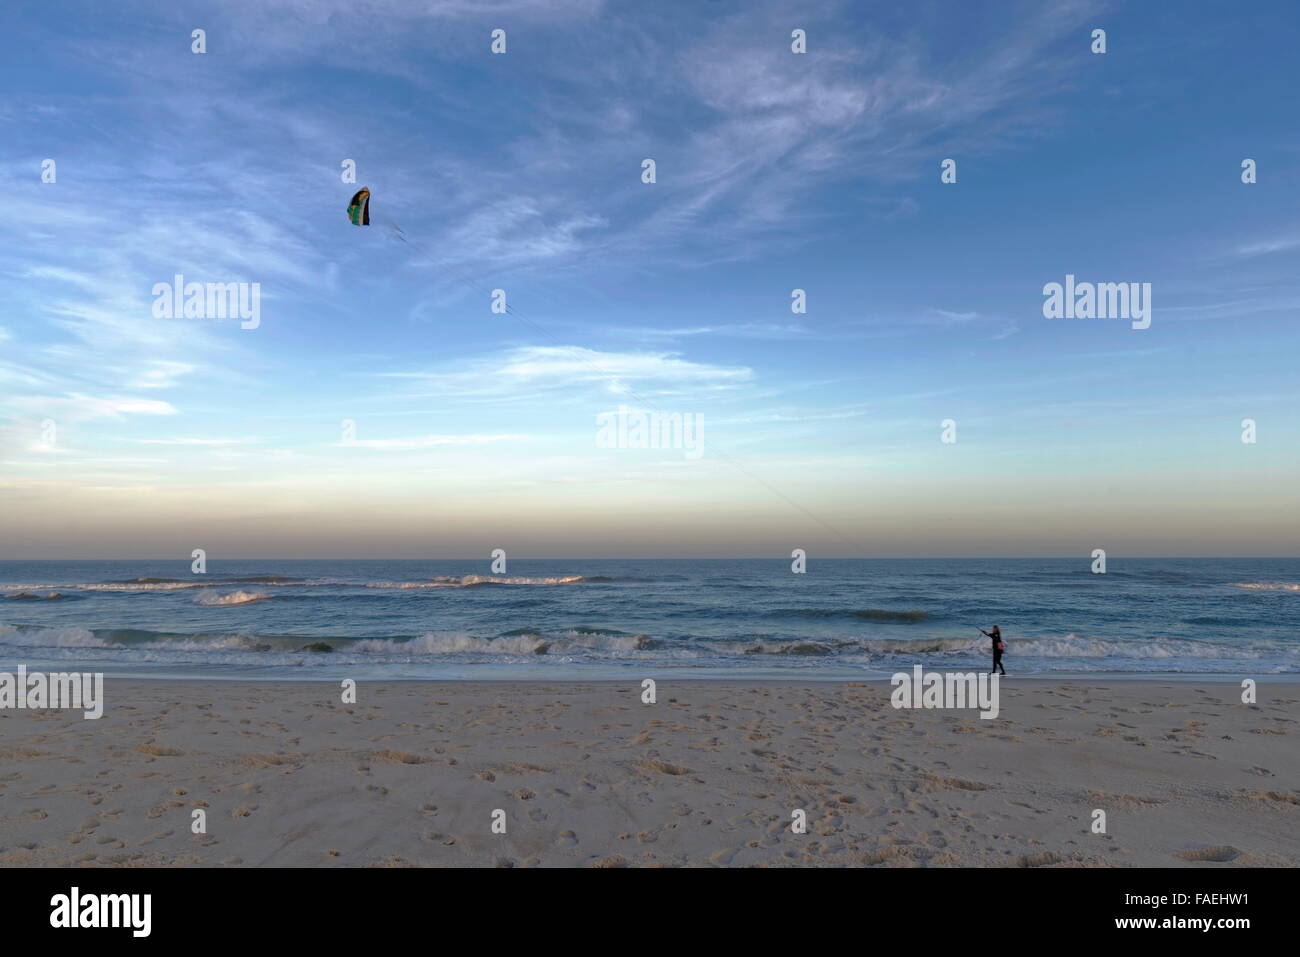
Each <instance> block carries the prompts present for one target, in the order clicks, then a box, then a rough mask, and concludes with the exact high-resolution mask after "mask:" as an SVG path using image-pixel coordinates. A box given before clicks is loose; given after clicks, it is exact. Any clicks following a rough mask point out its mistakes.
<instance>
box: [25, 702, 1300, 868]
mask: <svg viewBox="0 0 1300 957" xmlns="http://www.w3.org/2000/svg"><path fill="white" fill-rule="evenodd" d="M889 690H890V689H889V686H888V685H887V684H885V683H845V684H831V683H825V684H815V683H813V684H805V685H799V684H794V683H784V682H782V683H777V682H773V683H760V682H749V683H727V682H715V681H680V682H673V681H662V682H661V683H660V684H659V687H658V701H657V703H655V704H653V705H650V704H643V703H642V702H641V689H640V687H639V686H637V685H635V684H632V683H628V684H621V683H620V684H614V683H582V684H579V683H565V684H562V683H548V684H541V683H522V682H520V683H507V682H502V683H492V684H484V683H417V682H408V683H391V684H386V685H373V684H364V683H363V684H361V685H360V686H359V688H358V701H357V703H356V704H343V703H342V702H341V701H340V691H339V689H338V687H337V686H336V685H331V684H316V683H311V684H307V683H285V682H277V683H269V682H268V683H257V682H224V681H213V682H199V681H146V680H131V679H114V678H112V677H110V678H108V679H107V682H106V691H107V696H108V704H107V707H106V711H105V714H104V716H103V717H102V718H101V719H99V720H85V719H83V718H82V717H81V715H80V713H79V712H72V711H53V710H45V711H18V710H7V711H3V712H0V755H2V756H3V758H4V762H3V770H2V771H0V865H4V866H9V867H27V866H48V865H55V866H63V865H88V866H144V865H159V864H176V865H199V866H221V865H224V866H319V865H337V866H354V867H355V866H446V865H459V866H489V867H490V866H526V867H527V866H579V867H593V866H594V867H618V866H697V865H699V866H750V865H758V866H794V865H800V866H810V865H811V866H901V867H916V866H932V867H933V866H989V865H991V866H1021V867H1024V866H1067V867H1069V866H1081V867H1128V866H1215V867H1224V866H1270V865H1271V866H1277V865H1283V866H1287V865H1290V866H1293V865H1296V864H1297V863H1300V827H1298V826H1297V825H1298V824H1300V789H1298V788H1297V785H1298V782H1297V767H1298V766H1300V762H1298V761H1297V756H1298V755H1297V734H1298V733H1300V723H1298V719H1300V689H1298V688H1297V687H1296V685H1294V684H1282V683H1279V684H1276V685H1273V686H1269V685H1262V686H1261V688H1260V699H1259V703H1258V704H1257V705H1253V706H1252V705H1243V704H1241V703H1240V700H1239V696H1240V690H1239V688H1238V686H1236V685H1229V684H1213V683H1208V682H1183V681H1180V682H1164V683H1161V682H1158V681H1156V682H1135V681H1123V682H1114V683H1111V684H1102V683H1096V682H1089V683H1086V684H1076V683H1067V682H1060V681H1052V682H1034V681H1022V683H1021V684H1019V685H1015V684H1010V683H1007V684H1005V685H1004V686H1003V689H1002V711H1001V715H1000V716H999V717H998V718H997V719H996V720H982V719H980V718H979V717H978V716H977V715H976V713H975V712H972V711H965V712H960V713H955V712H951V711H942V710H897V709H894V708H893V707H891V706H890V703H889ZM196 808H201V809H204V811H205V812H206V818H207V821H206V826H207V833H206V834H193V833H191V820H192V812H193V810H194V809H196ZM795 809H802V810H803V811H805V812H806V815H807V831H806V833H803V834H796V833H794V832H793V831H792V827H791V822H792V812H793V811H794V810H795ZM1095 809H1101V810H1104V811H1105V812H1106V815H1107V821H1106V830H1107V833H1105V834H1095V833H1092V831H1091V829H1090V823H1091V820H1092V813H1093V811H1094V810H1095ZM497 810H500V811H503V812H504V815H503V816H501V815H499V816H498V817H503V818H504V821H505V830H506V833H504V834H500V833H493V829H492V821H493V812H494V811H497Z"/></svg>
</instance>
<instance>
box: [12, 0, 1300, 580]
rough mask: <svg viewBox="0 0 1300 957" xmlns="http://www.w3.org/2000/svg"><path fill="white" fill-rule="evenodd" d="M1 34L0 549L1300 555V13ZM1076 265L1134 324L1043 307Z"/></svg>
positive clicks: (1050, 11)
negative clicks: (631, 440)
mask: <svg viewBox="0 0 1300 957" xmlns="http://www.w3.org/2000/svg"><path fill="white" fill-rule="evenodd" d="M0 24H2V25H3V26H4V29H3V31H0V37H3V39H0V44H3V49H4V57H3V60H2V61H0V78H3V87H2V88H3V91H4V94H5V95H4V96H3V98H2V99H0V128H2V129H3V142H4V148H3V150H2V151H0V170H2V171H3V176H4V181H5V182H6V184H7V194H8V209H7V215H6V216H5V217H4V218H3V222H0V230H2V231H3V240H0V274H3V276H4V280H5V283H4V285H5V288H6V290H7V292H8V295H7V297H6V303H5V308H4V310H3V312H0V559H11V558H119V557H136V556H151V557H158V556H165V555H171V554H175V555H177V556H179V557H181V558H184V559H186V560H188V556H189V553H190V551H191V549H193V548H205V549H206V550H207V552H208V555H209V557H210V558H215V557H218V556H222V555H224V556H239V557H276V556H278V557H297V556H303V557H313V556H321V557H327V556H355V557H421V556H429V557H463V556H466V555H483V556H486V555H487V554H488V553H489V552H490V551H491V550H492V549H493V548H498V547H500V548H505V549H506V550H507V552H508V553H509V554H511V555H512V556H517V557H535V556H555V557H565V556H623V555H628V556H725V555H736V556H755V557H759V556H769V557H781V556H788V555H789V553H790V551H791V549H793V548H796V547H800V548H805V549H807V550H808V552H809V555H810V557H812V556H816V555H822V556H832V555H838V556H845V555H863V556H922V555H934V556H1003V555H1025V556H1030V555H1071V554H1079V555H1081V556H1085V557H1086V556H1087V555H1088V554H1089V552H1090V551H1091V550H1092V549H1094V548H1105V549H1107V550H1108V552H1109V553H1111V554H1115V555H1121V554H1127V555H1167V556H1173V555H1260V556H1266V555H1296V554H1300V520H1298V519H1300V509H1297V488H1300V422H1298V415H1300V375H1298V374H1297V355H1300V352H1298V350H1297V347H1298V346H1300V323H1298V322H1297V311H1298V309H1300V268H1297V267H1298V266H1300V217H1298V216H1297V213H1298V212H1300V202H1298V200H1300V126H1298V125H1297V123H1296V117H1297V116H1300V61H1297V58H1296V56H1295V44H1296V38H1297V27H1298V26H1300V20H1298V19H1297V17H1296V13H1295V8H1294V5H1293V4H1292V3H1290V2H1281V0H1277V2H1261V3H1251V4H1245V5H1243V4H1235V3H1228V2H1222V3H1220V2H1194V3H1179V4H1157V3H1142V4H1137V3H1130V4H1122V3H1093V2H1087V0H1057V2H1025V3H1012V2H970V3H955V2H937V3H924V2H917V3H897V4H895V3H890V4H877V3H871V4H863V3H833V2H821V0H811V2H799V3H788V4H780V3H764V2H753V3H740V2H734V3H733V2H725V0H709V2H702V0H694V2H665V3H656V4H653V5H650V4H616V3H611V2H602V0H550V2H543V0H499V2H495V3H493V2H470V0H420V2H404V0H369V2H358V0H311V2H306V0H301V2H299V0H257V2H253V0H222V2H220V3H217V2H213V3H188V2H187V3H149V2H141V3H133V4H130V5H125V6H119V5H104V4H101V3H90V2H86V3H75V2H74V3H53V4H51V3H34V2H26V0H20V2H17V3H12V4H7V5H6V8H5V10H4V12H3V13H2V14H0ZM497 28H500V29H504V30H505V31H506V42H507V47H506V52H505V53H504V54H500V55H497V54H493V53H492V52H491V50H490V44H491V36H490V34H491V32H492V30H494V29H497ZM1095 28H1102V29H1105V30H1106V34H1107V52H1106V53H1104V54H1094V53H1092V52H1091V49H1090V48H1091V44H1092V39H1091V33H1092V31H1093V30H1094V29H1095ZM194 29H203V30H204V31H205V32H206V47H207V52H206V53H203V54H195V53H193V52H191V44H192V42H193V41H192V39H191V32H192V31H193V30H194ZM794 29H803V30H805V31H806V32H807V53H804V54H795V53H793V52H792V51H791V46H790V44H791V31H792V30H794ZM646 158H651V159H653V160H654V161H655V163H656V182H654V183H652V184H647V183H644V182H642V161H643V160H644V159H646ZM947 158H952V159H955V160H956V162H957V182H956V183H952V184H948V183H942V182H941V181H940V171H941V170H940V164H941V163H942V161H943V160H945V159H947ZM1247 158H1250V159H1253V160H1254V161H1255V162H1256V163H1257V164H1258V182H1257V183H1255V184H1250V185H1247V184H1244V183H1243V182H1242V180H1241V164H1242V161H1243V160H1244V159H1247ZM46 159H53V160H54V161H55V162H56V173H57V178H56V181H55V182H52V183H49V182H42V163H43V161H44V160H46ZM345 160H353V161H355V163H356V169H357V181H356V184H355V185H352V184H349V183H345V182H343V181H342V179H341V175H340V174H341V173H342V166H341V164H342V163H343V162H344V161H345ZM360 186H367V187H369V188H370V190H371V191H372V194H373V196H372V205H371V215H372V218H373V223H372V225H370V226H369V227H364V228H358V227H354V226H352V225H351V224H350V223H349V222H348V220H347V218H346V215H345V207H346V206H347V203H348V199H349V198H350V196H351V195H352V193H353V192H354V191H355V190H356V189H357V188H358V187H360ZM177 274H181V275H183V276H184V277H185V280H186V281H198V282H223V283H224V282H246V283H258V284H259V288H260V296H261V300H260V317H259V318H260V324H259V325H258V326H257V328H249V329H245V328H241V326H240V323H239V321H238V320H231V319H213V318H159V317H157V316H155V315H154V301H155V296H154V293H153V289H154V286H155V284H157V283H170V282H172V280H173V277H174V276H175V275H177ZM1067 274H1069V275H1074V276H1076V277H1077V279H1078V280H1079V281H1081V282H1083V281H1091V282H1139V283H1150V284H1151V299H1152V306H1153V310H1152V317H1151V324H1150V327H1149V328H1146V329H1134V328H1132V327H1131V324H1130V322H1129V321H1127V320H1123V319H1120V320H1117V319H1096V318H1094V319H1048V318H1044V315H1043V302H1044V294H1043V287H1044V285H1045V284H1047V283H1051V282H1064V281H1065V277H1066V276H1067ZM493 289H503V290H505V293H506V295H507V297H508V302H509V304H510V309H511V314H507V315H500V314H494V313H493V312H492V311H491V309H490V304H491V303H490V296H489V294H490V291H491V290H493ZM795 289H802V290H805V291H806V294H807V311H806V313H802V314H800V313H795V312H792V310H791V293H792V290H795ZM620 405H625V406H630V407H634V408H643V409H648V408H653V409H656V410H660V411H664V412H670V413H682V414H684V415H690V416H692V417H702V420H703V434H702V438H703V446H702V449H703V454H702V455H700V456H699V457H691V456H689V455H687V454H685V452H684V450H681V449H638V448H612V449H611V448H601V447H599V446H598V443H597V433H598V428H597V416H598V415H600V414H601V413H604V412H609V411H612V410H615V409H617V408H618V407H619V406H620ZM948 419H951V420H953V421H955V423H956V439H957V441H956V442H955V443H944V442H943V441H941V437H942V432H943V427H942V424H941V423H943V422H944V420H948ZM1244 419H1252V420H1254V422H1255V423H1256V426H1255V427H1256V430H1257V441H1255V442H1254V443H1244V442H1243V441H1242V421H1243V420H1244ZM345 422H350V423H352V424H353V427H354V430H355V431H354V434H350V435H351V436H352V437H351V438H350V440H349V439H348V438H347V437H345V432H344V423H345Z"/></svg>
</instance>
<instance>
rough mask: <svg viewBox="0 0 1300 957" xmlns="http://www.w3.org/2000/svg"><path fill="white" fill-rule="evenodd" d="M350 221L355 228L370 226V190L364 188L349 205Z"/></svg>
mask: <svg viewBox="0 0 1300 957" xmlns="http://www.w3.org/2000/svg"><path fill="white" fill-rule="evenodd" d="M348 219H350V220H352V225H353V226H369V225H370V190H368V189H366V188H365V187H362V188H361V189H360V190H358V191H357V195H355V196H353V197H352V202H351V203H349V204H348Z"/></svg>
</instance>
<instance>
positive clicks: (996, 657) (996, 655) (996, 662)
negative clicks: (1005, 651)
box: [985, 632, 1007, 674]
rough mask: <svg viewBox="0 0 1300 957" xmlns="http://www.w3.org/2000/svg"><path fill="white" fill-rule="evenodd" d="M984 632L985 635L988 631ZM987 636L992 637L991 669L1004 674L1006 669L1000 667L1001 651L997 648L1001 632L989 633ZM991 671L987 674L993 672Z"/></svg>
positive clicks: (1000, 639)
mask: <svg viewBox="0 0 1300 957" xmlns="http://www.w3.org/2000/svg"><path fill="white" fill-rule="evenodd" d="M985 634H986V635H987V634H988V632H985ZM989 637H990V638H992V639H993V671H1000V672H1002V673H1003V674H1006V673H1007V669H1006V668H1003V667H1002V651H1001V649H1000V648H998V644H999V643H1000V642H1001V641H1002V634H1001V632H997V633H995V634H992V635H989ZM993 671H990V672H989V674H993Z"/></svg>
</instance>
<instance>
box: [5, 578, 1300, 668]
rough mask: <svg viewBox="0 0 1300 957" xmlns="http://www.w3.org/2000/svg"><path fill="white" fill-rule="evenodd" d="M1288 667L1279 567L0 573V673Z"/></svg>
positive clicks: (1289, 623) (1292, 593)
mask: <svg viewBox="0 0 1300 957" xmlns="http://www.w3.org/2000/svg"><path fill="white" fill-rule="evenodd" d="M994 624H998V625H1001V627H1002V631H1003V635H1004V637H1005V639H1006V641H1007V652H1006V657H1005V660H1004V663H1005V665H1006V668H1007V671H1008V673H1009V674H1010V675H1011V676H1013V677H1014V676H1025V677H1028V676H1047V677H1065V676H1087V675H1106V676H1153V675H1158V676H1178V675H1188V676H1195V675H1206V676H1211V675H1228V676H1233V677H1236V676H1241V677H1262V676H1288V675H1291V676H1294V675H1300V559H1129V560H1124V559H1116V558H1114V557H1112V558H1111V559H1110V561H1109V565H1108V571H1107V573H1106V574H1092V573H1091V571H1090V560H1089V559H1088V558H1087V557H1081V558H1075V559H996V560H992V559H968V560H967V559H943V560H938V559H935V560H931V559H912V560H883V559H882V560H874V559H861V560H859V559H822V560H819V559H817V558H816V557H815V556H813V557H811V558H810V559H809V561H808V566H807V571H806V573H804V574H795V573H793V572H792V571H791V567H790V562H789V560H758V559H753V560H731V559H716V560H705V559H689V560H688V559H645V560H642V559H627V560H613V559H562V560H559V559H557V560H511V561H510V562H509V566H508V574H505V575H492V574H491V573H490V571H489V561H488V559H487V558H484V559H482V560H465V561H416V560H403V561H351V560H349V561H344V560H246V561H221V560H212V561H210V562H209V564H208V567H207V573H206V574H203V575H195V574H191V572H190V563H189V560H188V559H182V560H168V561H42V562H19V561H6V562H0V668H2V669H5V670H10V671H12V670H13V668H14V667H16V666H17V665H18V664H25V665H27V666H28V667H29V668H47V669H48V668H58V669H62V670H69V669H71V668H72V667H73V666H74V665H75V667H76V669H77V670H83V671H84V670H94V671H104V672H106V673H110V674H119V675H134V676H147V677H184V678H200V677H201V678H243V679H248V678H268V679H272V678H273V679H310V680H325V679H329V680H337V679H339V678H346V677H351V678H357V679H435V678H436V679H552V680H558V679H609V678H629V677H630V678H634V679H636V680H640V679H641V678H643V677H656V678H658V677H667V676H671V677H686V678H690V677H695V678H702V677H717V678H797V679H800V680H809V679H813V680H816V679H835V680H840V679H846V678H847V679H854V678H859V679H872V678H881V677H888V676H889V675H891V674H893V673H894V672H896V671H900V670H910V669H911V668H912V666H913V665H917V664H920V665H923V666H925V667H926V669H927V670H930V669H936V670H970V669H976V668H980V667H985V668H987V667H988V664H989V652H988V648H989V641H988V639H986V638H985V637H983V636H982V635H981V634H980V633H979V631H978V630H977V628H979V627H983V628H985V629H988V628H990V627H991V626H992V625H994Z"/></svg>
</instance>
